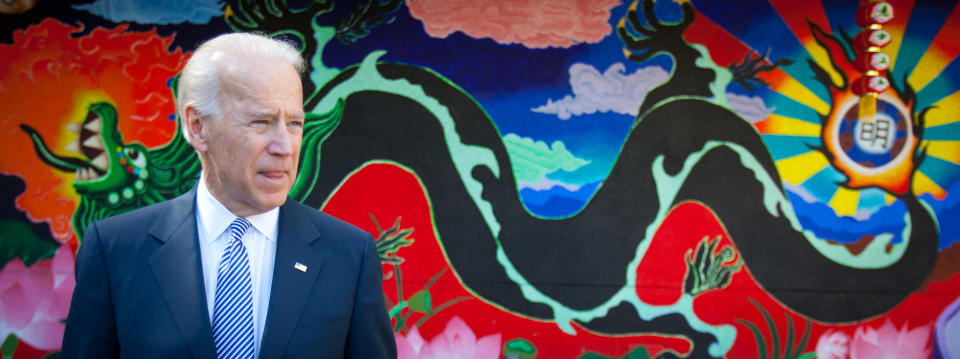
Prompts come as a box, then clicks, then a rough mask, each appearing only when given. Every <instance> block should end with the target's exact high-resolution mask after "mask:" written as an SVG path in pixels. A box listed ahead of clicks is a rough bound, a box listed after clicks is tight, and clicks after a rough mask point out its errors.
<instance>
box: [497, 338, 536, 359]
mask: <svg viewBox="0 0 960 359" xmlns="http://www.w3.org/2000/svg"><path fill="white" fill-rule="evenodd" d="M503 357H504V358H507V359H534V358H536V357H537V348H536V347H534V346H533V344H532V343H530V342H529V341H527V340H526V339H523V338H516V339H513V340H511V341H508V342H507V343H506V344H504V345H503Z"/></svg>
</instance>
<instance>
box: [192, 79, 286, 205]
mask: <svg viewBox="0 0 960 359" xmlns="http://www.w3.org/2000/svg"><path fill="white" fill-rule="evenodd" d="M245 62H246V63H243V64H237V66H236V67H234V68H232V69H231V70H230V71H227V73H226V74H225V75H224V77H223V81H222V82H221V89H222V90H221V97H220V110H221V113H220V116H219V118H215V117H213V116H208V117H207V118H204V119H202V120H201V121H203V125H202V126H204V127H206V128H205V131H204V132H205V133H204V135H203V137H204V142H205V144H206V146H201V147H204V148H202V149H200V152H201V154H202V155H203V157H205V159H206V160H205V161H204V162H205V163H204V177H205V178H206V183H207V187H208V188H209V189H210V192H211V193H212V194H213V195H214V197H216V198H217V200H219V201H220V202H221V203H223V205H224V206H226V207H227V209H229V210H230V211H231V212H233V213H234V214H236V215H238V216H241V217H246V216H249V215H253V214H258V213H263V212H266V211H268V210H270V209H272V208H274V207H278V206H280V205H282V204H283V203H284V201H286V199H287V194H288V193H289V192H290V188H291V187H293V182H294V180H296V178H297V163H298V160H299V158H300V140H301V136H302V133H303V122H304V112H303V105H302V99H303V94H302V89H301V84H300V77H299V76H298V75H297V72H296V71H295V70H294V69H293V67H292V66H290V65H287V64H283V63H276V62H267V61H245Z"/></svg>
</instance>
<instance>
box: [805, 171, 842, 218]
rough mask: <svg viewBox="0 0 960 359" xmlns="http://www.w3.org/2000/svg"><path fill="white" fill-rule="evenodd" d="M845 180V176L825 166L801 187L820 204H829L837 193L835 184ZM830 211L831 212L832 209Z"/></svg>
mask: <svg viewBox="0 0 960 359" xmlns="http://www.w3.org/2000/svg"><path fill="white" fill-rule="evenodd" d="M845 180H846V176H844V175H843V174H841V173H840V172H838V171H837V170H836V169H834V168H833V167H831V166H827V167H824V168H823V169H822V170H820V171H819V172H817V173H816V174H815V175H813V176H811V177H810V178H809V179H807V181H806V182H804V183H803V184H802V185H801V186H803V188H805V189H806V190H807V191H809V192H810V193H811V194H813V195H814V196H815V197H817V199H818V200H820V202H823V203H830V199H831V198H833V194H834V193H836V192H837V187H838V185H837V184H838V183H842V182H843V181H845ZM830 211H831V212H833V210H832V209H831V210H830Z"/></svg>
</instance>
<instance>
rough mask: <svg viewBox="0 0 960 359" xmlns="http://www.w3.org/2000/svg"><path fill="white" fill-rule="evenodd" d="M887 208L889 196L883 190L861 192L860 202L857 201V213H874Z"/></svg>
mask: <svg viewBox="0 0 960 359" xmlns="http://www.w3.org/2000/svg"><path fill="white" fill-rule="evenodd" d="M886 206H887V195H886V192H884V191H883V190H881V189H878V188H867V189H864V190H860V200H859V201H857V211H858V212H860V211H866V212H868V213H874V212H876V211H878V210H880V209H881V208H883V207H886Z"/></svg>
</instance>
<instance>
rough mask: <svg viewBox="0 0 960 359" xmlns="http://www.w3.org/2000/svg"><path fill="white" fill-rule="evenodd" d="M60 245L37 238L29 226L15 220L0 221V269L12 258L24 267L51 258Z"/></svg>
mask: <svg viewBox="0 0 960 359" xmlns="http://www.w3.org/2000/svg"><path fill="white" fill-rule="evenodd" d="M59 246H60V245H59V244H58V243H57V242H54V241H51V240H44V239H42V238H40V237H38V236H37V234H36V232H34V231H33V228H32V227H31V226H30V224H28V223H26V222H23V221H19V220H15V219H0V268H2V267H3V266H5V265H6V264H7V262H9V261H11V260H13V259H14V258H20V260H21V261H23V264H24V265H26V266H28V267H29V266H31V265H33V263H34V262H36V261H38V260H41V259H44V258H51V257H53V254H54V252H56V251H57V247H59Z"/></svg>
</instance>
